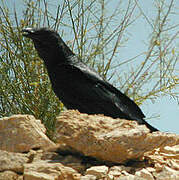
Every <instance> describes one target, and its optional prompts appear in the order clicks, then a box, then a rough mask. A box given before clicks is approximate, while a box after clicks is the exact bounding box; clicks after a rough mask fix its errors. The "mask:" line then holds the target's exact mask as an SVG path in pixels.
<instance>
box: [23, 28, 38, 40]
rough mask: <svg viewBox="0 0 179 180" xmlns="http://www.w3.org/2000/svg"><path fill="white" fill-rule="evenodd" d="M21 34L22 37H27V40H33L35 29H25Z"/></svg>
mask: <svg viewBox="0 0 179 180" xmlns="http://www.w3.org/2000/svg"><path fill="white" fill-rule="evenodd" d="M22 32H23V34H22V35H23V36H25V37H28V38H33V36H34V32H35V29H33V28H26V29H23V30H22Z"/></svg>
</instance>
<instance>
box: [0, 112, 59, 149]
mask: <svg viewBox="0 0 179 180" xmlns="http://www.w3.org/2000/svg"><path fill="white" fill-rule="evenodd" d="M45 132H46V129H45V127H44V125H43V124H42V123H41V121H40V120H37V119H35V118H34V117H33V116H31V115H14V116H11V117H4V118H0V149H1V150H5V151H11V152H27V151H29V150H30V149H33V148H36V149H37V148H43V147H48V146H50V147H51V146H55V144H54V143H53V142H52V141H50V140H49V139H48V137H47V136H46V135H45Z"/></svg>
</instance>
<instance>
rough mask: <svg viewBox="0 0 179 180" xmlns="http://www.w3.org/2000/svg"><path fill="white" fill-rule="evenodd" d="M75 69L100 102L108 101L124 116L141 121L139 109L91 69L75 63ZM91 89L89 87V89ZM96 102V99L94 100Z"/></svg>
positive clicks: (141, 115) (142, 116)
mask: <svg viewBox="0 0 179 180" xmlns="http://www.w3.org/2000/svg"><path fill="white" fill-rule="evenodd" d="M74 66H75V68H77V69H78V71H80V72H82V74H83V76H85V77H86V78H87V79H88V81H89V82H90V83H91V84H92V86H93V87H92V89H93V91H95V93H96V94H97V95H98V96H96V97H98V98H99V97H100V99H102V100H107V101H110V102H111V103H113V104H115V106H116V107H117V108H118V109H119V110H120V111H121V112H122V113H124V114H126V116H127V115H128V116H129V118H131V119H136V120H139V121H140V119H141V120H142V119H143V118H144V117H145V116H144V114H143V113H142V111H141V109H140V108H139V107H138V106H137V105H136V104H135V103H134V101H132V100H131V99H130V98H129V97H127V96H126V95H125V94H123V93H121V92H120V91H119V90H118V89H117V88H115V87H113V86H112V85H111V84H109V83H108V82H107V81H105V80H103V78H102V77H101V76H99V74H98V73H97V72H95V71H94V70H93V69H91V68H89V67H88V66H86V65H85V64H83V63H81V62H80V63H76V64H75V65H74ZM89 88H91V86H90V87H89ZM96 100H98V99H96Z"/></svg>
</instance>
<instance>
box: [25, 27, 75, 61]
mask: <svg viewBox="0 0 179 180" xmlns="http://www.w3.org/2000/svg"><path fill="white" fill-rule="evenodd" d="M22 32H23V36H25V37H27V38H30V39H32V40H33V43H34V45H35V48H36V50H37V51H38V54H39V56H40V57H41V58H42V59H43V60H44V61H49V60H50V61H52V59H57V58H58V59H61V61H62V60H64V58H63V57H65V56H69V55H70V54H73V53H72V52H71V50H70V49H69V48H68V47H67V45H66V44H65V43H64V41H63V40H62V39H61V37H60V36H59V34H58V33H57V32H55V31H53V30H51V29H49V28H38V29H35V28H26V29H23V30H22Z"/></svg>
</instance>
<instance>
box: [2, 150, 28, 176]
mask: <svg viewBox="0 0 179 180" xmlns="http://www.w3.org/2000/svg"><path fill="white" fill-rule="evenodd" d="M28 160H29V159H28V157H27V155H25V154H21V153H13V152H7V151H2V150H0V172H2V171H7V170H11V171H14V172H17V173H22V172H23V169H24V167H23V164H25V163H27V162H28Z"/></svg>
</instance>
